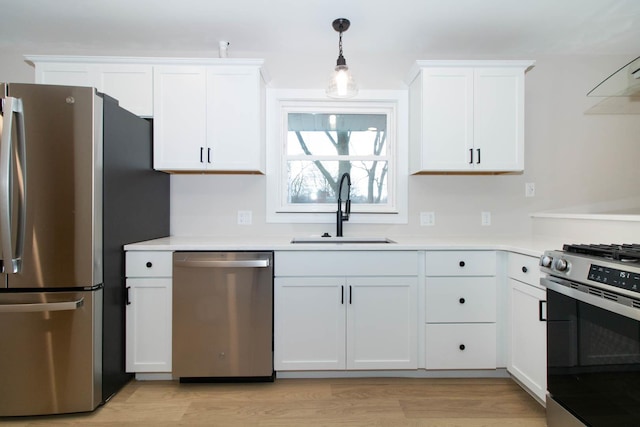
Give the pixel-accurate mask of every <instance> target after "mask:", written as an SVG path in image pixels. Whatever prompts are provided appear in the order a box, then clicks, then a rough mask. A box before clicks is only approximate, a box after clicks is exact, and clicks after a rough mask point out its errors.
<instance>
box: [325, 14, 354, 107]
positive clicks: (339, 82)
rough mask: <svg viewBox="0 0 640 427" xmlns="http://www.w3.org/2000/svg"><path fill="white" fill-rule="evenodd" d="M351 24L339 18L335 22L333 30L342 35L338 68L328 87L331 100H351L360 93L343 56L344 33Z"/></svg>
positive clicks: (339, 42) (339, 45) (332, 75)
mask: <svg viewBox="0 0 640 427" xmlns="http://www.w3.org/2000/svg"><path fill="white" fill-rule="evenodd" d="M349 25H351V23H350V22H349V20H348V19H345V18H338V19H336V20H335V21H333V29H334V30H336V31H337V32H338V33H340V36H339V41H338V60H337V62H336V68H335V69H334V72H333V73H332V74H331V78H329V84H328V85H327V90H326V93H327V96H329V97H331V98H351V97H352V96H355V95H356V94H357V93H358V86H357V85H356V82H355V81H354V80H353V76H352V75H351V72H350V71H349V67H347V61H346V60H345V59H344V56H343V55H342V33H343V32H345V31H347V30H348V29H349Z"/></svg>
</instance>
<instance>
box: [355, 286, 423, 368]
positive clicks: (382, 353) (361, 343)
mask: <svg viewBox="0 0 640 427" xmlns="http://www.w3.org/2000/svg"><path fill="white" fill-rule="evenodd" d="M347 285H348V289H347V292H346V293H347V295H346V297H347V368H348V369H417V367H418V347H417V333H418V332H417V326H418V325H417V315H418V305H417V289H418V283H417V279H416V278H415V277H379V278H377V277H376V278H374V277H360V278H352V277H349V278H348V279H347Z"/></svg>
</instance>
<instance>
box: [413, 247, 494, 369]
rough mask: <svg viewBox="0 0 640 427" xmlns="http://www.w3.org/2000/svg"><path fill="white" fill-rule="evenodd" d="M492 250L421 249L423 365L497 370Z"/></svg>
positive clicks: (439, 367)
mask: <svg viewBox="0 0 640 427" xmlns="http://www.w3.org/2000/svg"><path fill="white" fill-rule="evenodd" d="M496 262H497V261H496V253H495V252H493V251H433V252H427V253H426V262H425V265H426V271H425V273H426V279H425V283H426V285H425V286H426V289H425V296H426V298H425V320H426V325H425V367H426V368H427V369H434V370H436V369H442V370H444V369H449V370H457V369H496V367H497V345H498V344H497V327H496V322H497V306H496V302H497V283H496V277H495V275H496Z"/></svg>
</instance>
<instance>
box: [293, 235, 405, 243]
mask: <svg viewBox="0 0 640 427" xmlns="http://www.w3.org/2000/svg"><path fill="white" fill-rule="evenodd" d="M291 243H395V242H394V241H393V240H391V239H389V238H387V237H357V236H355V237H319V236H312V237H294V238H293V239H292V240H291Z"/></svg>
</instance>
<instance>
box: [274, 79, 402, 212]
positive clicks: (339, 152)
mask: <svg viewBox="0 0 640 427" xmlns="http://www.w3.org/2000/svg"><path fill="white" fill-rule="evenodd" d="M273 92H274V94H273V95H272V96H270V97H269V98H270V102H269V114H268V116H269V117H270V120H269V123H268V127H269V132H268V153H269V161H268V170H267V196H268V197H267V220H268V221H269V222H333V221H335V211H336V209H337V192H338V188H337V187H338V185H339V181H340V178H341V176H342V174H343V173H345V172H348V173H349V174H350V176H351V184H352V185H351V193H350V195H351V212H352V214H353V215H352V216H351V218H350V221H352V222H383V223H384V222H390V223H398V222H406V126H398V124H399V123H405V122H406V120H399V117H398V115H399V110H401V111H402V110H404V108H406V107H403V106H401V105H400V104H401V102H400V101H401V99H398V98H397V94H396V93H395V92H393V94H394V95H395V96H391V97H390V96H389V95H387V96H386V97H382V99H380V97H377V99H373V100H368V99H363V100H351V101H335V100H328V99H327V98H326V97H324V94H322V95H321V96H319V97H318V98H319V99H318V98H315V97H309V96H308V95H307V93H308V91H297V92H295V94H296V95H297V96H291V94H290V93H289V92H287V96H282V92H279V91H275V90H274V91H273ZM302 95H305V96H302ZM401 98H402V97H401ZM405 114H406V113H405ZM403 135H404V138H402V136H403ZM400 153H403V154H402V155H404V159H403V161H400V159H401V158H402V157H401V156H402V155H401V154H400ZM402 176H404V177H405V178H404V179H402V178H401V177H402ZM342 199H343V200H344V199H345V194H344V193H343V195H342Z"/></svg>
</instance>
